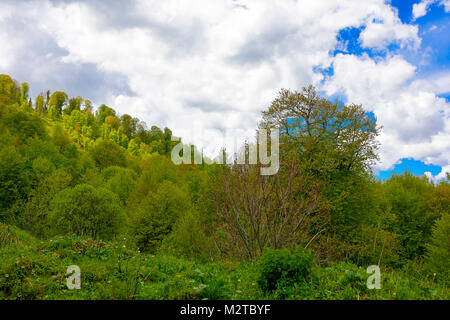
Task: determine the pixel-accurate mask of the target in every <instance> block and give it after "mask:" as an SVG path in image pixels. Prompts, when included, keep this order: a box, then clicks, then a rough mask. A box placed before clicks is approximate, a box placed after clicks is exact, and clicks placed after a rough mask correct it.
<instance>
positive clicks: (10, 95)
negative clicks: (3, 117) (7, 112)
mask: <svg viewBox="0 0 450 320" xmlns="http://www.w3.org/2000/svg"><path fill="white" fill-rule="evenodd" d="M18 92H19V88H18V87H17V84H16V83H15V82H14V80H13V79H11V77H10V76H8V75H6V74H0V106H2V107H3V106H6V105H11V104H14V103H15V102H16V99H17V96H18Z"/></svg>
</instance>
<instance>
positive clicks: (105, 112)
mask: <svg viewBox="0 0 450 320" xmlns="http://www.w3.org/2000/svg"><path fill="white" fill-rule="evenodd" d="M115 115H116V111H115V110H114V109H112V108H110V107H108V106H107V105H105V104H102V105H101V106H100V107H99V108H98V109H97V111H95V117H96V118H97V121H98V122H99V123H100V124H103V123H104V122H105V119H106V117H107V116H115Z"/></svg>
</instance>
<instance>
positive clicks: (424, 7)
mask: <svg viewBox="0 0 450 320" xmlns="http://www.w3.org/2000/svg"><path fill="white" fill-rule="evenodd" d="M434 2H436V0H422V1H421V2H419V3H415V4H414V5H413V18H414V19H417V18H420V17H423V16H424V15H426V14H427V11H428V7H429V6H430V5H431V4H433V3H434Z"/></svg>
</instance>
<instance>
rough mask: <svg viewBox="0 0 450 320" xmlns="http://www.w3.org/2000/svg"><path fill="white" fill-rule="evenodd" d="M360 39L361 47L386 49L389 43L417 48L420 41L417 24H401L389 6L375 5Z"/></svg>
mask: <svg viewBox="0 0 450 320" xmlns="http://www.w3.org/2000/svg"><path fill="white" fill-rule="evenodd" d="M360 40H361V43H362V46H363V47H366V48H377V49H386V48H387V46H388V45H389V44H391V43H397V44H399V45H400V46H401V47H408V46H410V47H412V48H418V47H419V46H420V42H421V41H420V38H419V36H418V28H417V26H414V25H409V24H403V23H402V22H401V20H400V19H399V18H398V16H397V12H396V11H395V10H394V9H393V8H392V7H390V6H382V7H377V8H376V10H373V11H372V13H371V14H370V15H369V16H368V17H367V22H366V28H365V29H364V30H363V31H362V32H361V35H360Z"/></svg>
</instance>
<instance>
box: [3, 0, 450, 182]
mask: <svg viewBox="0 0 450 320" xmlns="http://www.w3.org/2000/svg"><path fill="white" fill-rule="evenodd" d="M449 28H450V0H420V1H418V0H416V1H407V0H392V1H385V0H364V1H361V0H347V1H341V0H298V1H290V0H284V1H276V2H274V1H271V0H214V1H211V0H192V1H189V2H188V1H179V0H166V1H150V0H149V1H137V0H130V1H126V2H125V1H122V0H108V1H95V2H94V1H89V0H41V1H31V0H24V1H16V0H2V1H1V2H0V73H6V74H10V75H11V76H13V77H14V78H15V79H16V80H17V81H19V82H22V81H27V82H29V84H30V87H31V94H32V95H34V96H36V95H37V94H39V93H40V92H45V91H46V90H50V91H56V90H63V91H66V92H67V93H68V95H69V96H71V97H73V96H78V95H81V96H82V97H85V98H89V99H90V100H91V101H93V103H94V105H96V106H98V105H100V104H102V103H105V104H107V105H109V106H111V107H113V108H115V109H116V110H117V112H118V113H119V114H124V113H128V114H131V115H133V116H136V117H138V118H139V119H141V120H144V121H145V122H146V123H147V124H148V125H150V126H151V125H158V126H160V127H165V126H168V127H169V128H171V129H172V131H173V132H174V134H175V135H177V136H179V137H182V138H183V141H185V142H189V143H194V144H195V145H197V146H198V147H199V148H204V152H205V154H206V155H208V156H214V155H216V154H217V152H218V151H219V150H220V149H221V148H222V147H223V146H225V147H226V148H227V149H228V150H233V149H235V148H236V147H239V144H240V143H243V141H245V140H248V137H254V130H255V129H256V127H257V124H258V121H259V120H260V117H261V111H262V110H264V109H266V108H267V107H268V106H269V105H270V102H271V101H272V100H273V99H274V98H275V97H276V94H277V92H278V91H279V90H280V89H281V88H285V89H292V90H300V89H301V88H302V87H303V86H307V85H309V84H313V85H315V86H316V87H318V89H319V90H320V92H322V93H323V94H324V95H327V96H329V97H331V98H339V100H340V101H343V102H345V103H355V104H361V105H363V107H364V108H365V109H366V110H367V112H368V113H370V114H372V115H373V116H374V117H376V119H377V122H378V123H379V125H380V126H382V127H383V128H382V130H381V133H380V135H379V136H378V140H379V142H380V144H381V147H380V150H379V155H380V161H379V162H378V163H377V164H376V165H375V166H374V168H373V169H374V171H375V173H376V175H377V176H378V177H380V178H385V177H386V176H387V175H390V172H391V171H392V170H403V168H405V166H406V167H407V168H408V169H409V170H410V171H412V172H413V173H415V174H418V175H421V174H423V173H424V172H430V173H431V175H432V176H433V178H434V179H440V178H443V177H445V173H446V172H450V101H449V97H450V65H449V64H450V57H449V52H450V39H449V35H450V30H449Z"/></svg>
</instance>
